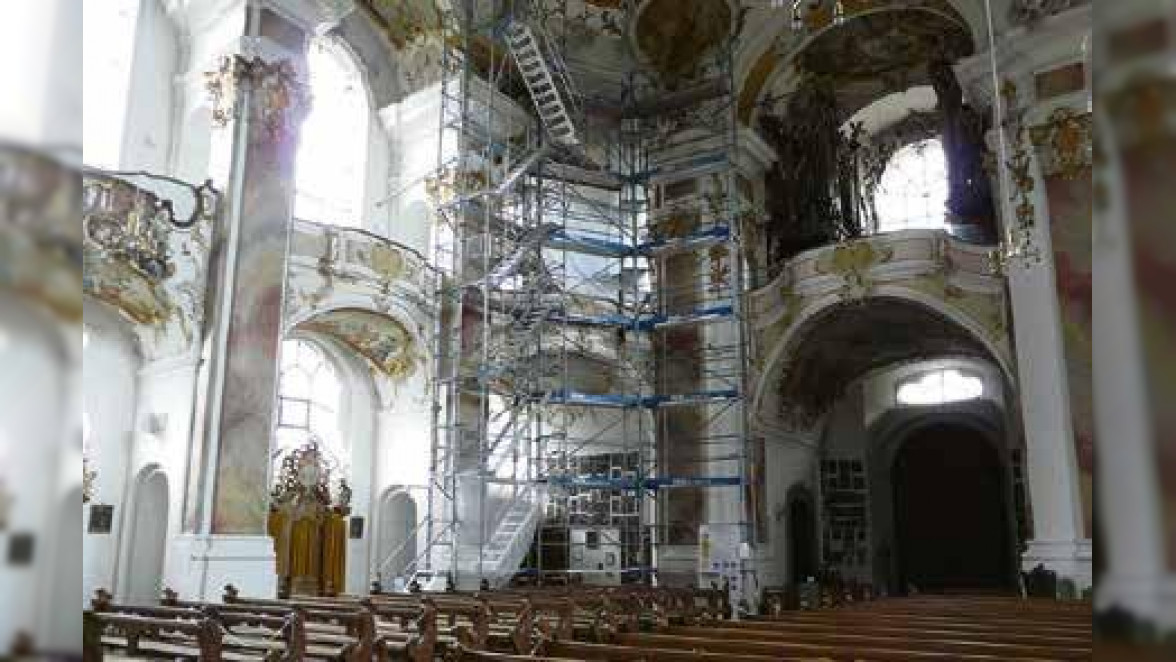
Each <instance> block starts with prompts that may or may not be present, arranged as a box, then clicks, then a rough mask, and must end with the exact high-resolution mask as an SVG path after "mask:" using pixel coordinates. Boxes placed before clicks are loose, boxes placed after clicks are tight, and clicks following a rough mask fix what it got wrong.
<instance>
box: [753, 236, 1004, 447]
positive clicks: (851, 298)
mask: <svg viewBox="0 0 1176 662" xmlns="http://www.w3.org/2000/svg"><path fill="white" fill-rule="evenodd" d="M747 309H748V310H749V314H750V316H751V324H752V327H753V329H754V330H755V342H754V344H753V348H752V357H751V359H752V363H753V365H754V366H755V368H756V375H755V382H756V384H757V389H756V392H757V396H756V404H755V408H756V409H755V417H756V418H757V419H758V420H759V421H760V422H763V423H770V424H773V425H784V426H789V427H792V428H794V429H805V428H806V426H808V425H811V424H812V423H813V422H814V421H816V420H817V419H818V418H819V417H820V416H821V415H822V414H823V413H824V411H825V410H826V408H827V407H828V406H829V405H830V404H831V403H832V402H833V401H834V400H835V399H836V398H837V397H838V396H839V395H840V393H841V392H842V391H843V390H844V389H845V387H846V386H847V385H848V384H849V383H851V382H852V381H853V380H854V379H857V378H858V377H860V376H861V375H862V374H864V373H865V372H868V371H869V370H872V369H874V368H877V367H881V366H883V365H886V364H889V363H893V362H901V361H907V360H914V359H921V358H931V357H935V356H945V355H948V356H973V357H981V358H985V359H987V360H991V361H992V362H993V363H995V364H997V365H1000V366H1001V367H1002V368H1003V369H1004V371H1005V373H1006V374H1010V373H1009V366H1011V365H1012V361H1011V356H1012V352H1011V347H1010V343H1009V336H1008V324H1007V320H1006V310H1007V306H1006V301H1005V295H1004V287H1003V283H1002V281H1001V279H1000V278H999V277H996V276H994V275H992V274H991V273H990V272H989V270H988V254H987V251H986V249H984V248H981V247H976V246H972V245H970V244H967V243H964V242H961V241H959V240H956V239H952V238H950V237H948V236H947V235H946V234H945V233H943V232H941V231H931V230H919V231H905V232H897V233H890V234H886V235H879V236H875V237H870V238H867V239H861V240H858V241H855V242H852V243H848V244H842V245H837V246H829V247H825V248H821V249H816V250H812V251H808V252H806V253H802V254H800V255H798V256H797V257H795V258H793V259H791V260H789V261H788V262H787V263H786V265H785V268H784V270H783V271H782V273H781V274H780V275H779V276H777V277H776V279H774V280H773V281H772V282H771V283H769V284H768V285H766V286H765V287H763V288H761V289H759V290H757V291H755V292H753V293H751V295H750V296H749V299H748V307H747Z"/></svg>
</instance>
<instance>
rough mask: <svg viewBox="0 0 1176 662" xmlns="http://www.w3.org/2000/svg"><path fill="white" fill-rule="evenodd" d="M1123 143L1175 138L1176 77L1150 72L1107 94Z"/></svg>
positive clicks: (1111, 113)
mask: <svg viewBox="0 0 1176 662" xmlns="http://www.w3.org/2000/svg"><path fill="white" fill-rule="evenodd" d="M1107 96H1108V99H1107V102H1106V106H1107V108H1108V109H1109V110H1110V111H1111V112H1110V115H1111V117H1112V119H1113V120H1114V122H1115V128H1116V132H1117V135H1118V143H1119V145H1120V146H1130V145H1132V144H1142V143H1148V142H1153V141H1156V140H1160V139H1165V138H1171V137H1172V136H1173V135H1174V134H1176V80H1173V79H1172V78H1169V77H1163V76H1159V75H1147V76H1141V77H1139V78H1136V79H1135V80H1132V81H1129V82H1128V83H1126V84H1125V85H1124V86H1123V87H1122V88H1121V89H1118V90H1116V91H1114V92H1112V93H1111V94H1109V95H1107Z"/></svg>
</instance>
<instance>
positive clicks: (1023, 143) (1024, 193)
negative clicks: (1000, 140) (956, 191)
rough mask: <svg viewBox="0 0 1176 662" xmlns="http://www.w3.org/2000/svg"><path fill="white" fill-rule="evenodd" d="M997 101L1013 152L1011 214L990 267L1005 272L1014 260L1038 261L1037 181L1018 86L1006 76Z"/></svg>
mask: <svg viewBox="0 0 1176 662" xmlns="http://www.w3.org/2000/svg"><path fill="white" fill-rule="evenodd" d="M1000 92H1001V93H1000V99H999V100H998V103H1004V104H1005V108H1006V109H1007V110H1008V115H1007V119H1006V121H1005V127H1004V131H1005V133H1006V134H1007V135H1009V136H1010V137H1011V139H1012V145H1011V147H1012V153H1011V154H1010V155H1009V157H1008V161H1006V162H1005V164H1004V167H1005V170H1006V172H1007V174H1008V176H1009V187H1008V188H1009V190H1008V192H1007V194H1008V196H1009V202H1010V203H1011V205H1012V212H1013V215H1012V218H1006V219H1005V237H1004V239H1003V240H1002V241H1001V245H1000V247H998V248H996V249H994V250H993V251H992V252H991V253H990V254H989V269H990V271H991V272H992V273H993V274H1005V273H1008V267H1009V265H1010V264H1012V263H1014V262H1021V263H1022V264H1023V265H1025V266H1027V267H1028V266H1033V265H1037V264H1040V263H1041V259H1042V255H1041V249H1040V247H1038V246H1037V242H1035V241H1034V240H1033V232H1034V230H1035V228H1036V225H1037V220H1036V218H1037V210H1036V208H1035V207H1034V205H1033V196H1034V193H1035V189H1036V183H1035V180H1034V177H1033V145H1032V142H1031V140H1030V136H1029V133H1030V132H1029V129H1028V128H1027V127H1026V126H1025V125H1024V113H1023V111H1021V110H1019V103H1018V101H1017V86H1016V84H1015V83H1013V82H1012V81H1011V80H1008V79H1005V81H1004V82H1003V83H1002V85H1001V90H1000Z"/></svg>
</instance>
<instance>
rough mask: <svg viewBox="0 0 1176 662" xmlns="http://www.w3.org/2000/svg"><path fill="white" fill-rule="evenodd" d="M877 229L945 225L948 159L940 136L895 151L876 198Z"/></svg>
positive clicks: (892, 229) (910, 228) (884, 230)
mask: <svg viewBox="0 0 1176 662" xmlns="http://www.w3.org/2000/svg"><path fill="white" fill-rule="evenodd" d="M874 204H875V207H876V209H877V210H878V231H879V232H891V231H894V230H912V229H918V228H925V229H939V228H943V227H944V219H945V217H946V215H947V158H946V157H945V155H944V153H943V143H941V142H940V141H939V139H938V138H932V139H929V140H922V141H919V142H916V143H911V144H910V145H907V146H906V147H903V148H902V149H900V150H898V151H897V152H895V153H894V156H892V157H891V158H890V162H889V163H888V164H887V165H886V170H885V171H884V172H883V173H882V179H881V181H880V182H879V185H878V193H877V196H876V197H875V198H874Z"/></svg>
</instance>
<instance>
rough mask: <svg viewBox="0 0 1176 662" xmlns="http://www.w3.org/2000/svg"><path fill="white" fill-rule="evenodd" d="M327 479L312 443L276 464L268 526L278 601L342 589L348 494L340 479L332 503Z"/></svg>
mask: <svg viewBox="0 0 1176 662" xmlns="http://www.w3.org/2000/svg"><path fill="white" fill-rule="evenodd" d="M330 479H331V468H330V466H329V464H328V463H327V460H326V458H325V456H324V455H323V452H322V450H321V449H320V448H319V443H318V441H317V440H316V439H313V438H312V439H311V440H310V441H308V442H307V443H306V445H304V446H302V447H301V448H298V449H296V450H293V451H291V452H290V453H288V454H287V455H286V457H285V458H283V460H282V468H281V470H280V472H279V474H278V480H277V482H276V484H275V485H274V488H273V491H272V492H271V494H270V512H269V521H268V530H269V535H270V537H271V538H273V539H274V553H275V556H276V565H277V574H278V595H279V596H280V597H289V596H291V595H315V596H331V595H336V594H337V593H339V591H340V590H342V588H343V586H344V582H345V577H346V562H347V515H349V514H350V512H351V488H350V486H348V484H347V482H346V480H343V479H341V480H340V481H339V487H338V489H337V490H336V495H335V498H334V499H332V495H331V489H330Z"/></svg>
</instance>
